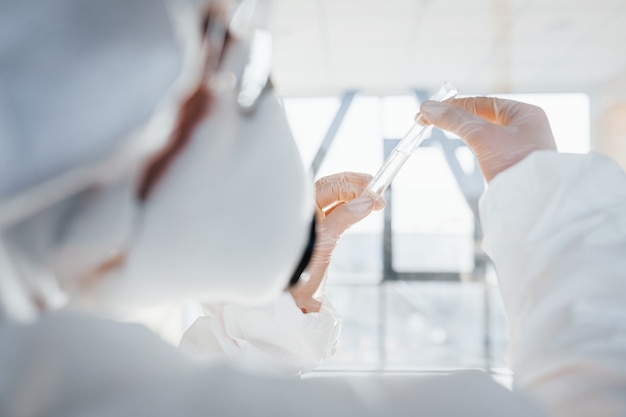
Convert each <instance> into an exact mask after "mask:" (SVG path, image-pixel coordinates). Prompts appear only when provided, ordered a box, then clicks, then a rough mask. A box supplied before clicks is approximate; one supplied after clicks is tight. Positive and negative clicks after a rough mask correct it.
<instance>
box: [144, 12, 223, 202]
mask: <svg viewBox="0 0 626 417" xmlns="http://www.w3.org/2000/svg"><path fill="white" fill-rule="evenodd" d="M220 16H221V11H220V9H218V8H216V7H214V8H212V9H210V10H209V11H208V13H207V15H206V18H205V19H204V21H203V25H202V31H203V41H202V47H201V54H202V59H201V62H202V70H201V71H200V77H199V79H198V82H197V83H196V88H195V89H194V90H193V91H192V92H191V94H189V96H187V98H186V99H185V100H184V101H183V104H182V106H181V108H180V111H179V113H178V115H177V119H176V123H175V125H174V130H173V131H172V135H171V137H170V140H169V141H168V143H167V145H166V146H165V147H164V148H163V149H161V150H160V151H159V152H158V153H156V154H155V155H154V156H153V157H152V158H151V159H150V160H149V162H148V163H147V164H146V166H145V167H144V169H143V172H142V175H141V179H140V181H139V185H138V189H137V198H138V200H139V201H140V202H145V201H146V200H147V199H148V198H149V197H150V194H151V192H152V190H153V189H154V187H155V185H156V184H157V183H158V181H159V180H160V179H161V178H162V177H163V175H164V174H165V172H166V171H167V169H168V167H169V166H170V165H171V163H172V162H173V161H174V159H176V156H178V154H179V153H180V152H181V151H182V150H183V149H184V148H185V146H186V145H187V144H188V143H189V140H190V138H191V137H192V135H193V132H194V131H195V130H196V128H197V126H198V125H199V124H200V122H201V121H202V120H203V119H204V118H205V117H206V116H207V115H208V114H209V111H210V109H211V99H212V96H211V91H210V87H209V81H210V79H211V77H212V76H213V75H214V74H215V73H216V72H217V69H218V68H219V65H220V64H221V62H222V60H223V56H224V52H225V49H226V45H227V44H228V41H229V38H230V37H229V34H228V29H227V27H226V25H225V24H224V23H223V21H222V19H221V18H220Z"/></svg>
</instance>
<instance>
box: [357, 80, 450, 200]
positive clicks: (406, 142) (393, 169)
mask: <svg viewBox="0 0 626 417" xmlns="http://www.w3.org/2000/svg"><path fill="white" fill-rule="evenodd" d="M457 92H458V91H457V89H456V88H454V86H453V85H452V84H450V83H448V82H444V83H443V84H442V85H441V87H439V89H438V90H437V92H436V93H435V94H433V95H432V97H430V99H429V100H432V101H444V100H447V99H449V98H452V97H454V96H456V94H457ZM431 129H432V125H428V126H424V125H423V124H422V116H421V114H419V113H418V116H417V117H416V118H415V121H414V122H413V124H412V125H411V128H410V129H409V131H408V132H406V134H405V135H404V136H403V137H402V139H400V143H398V145H396V147H395V148H393V150H392V151H391V154H389V156H388V157H387V159H386V160H385V162H384V163H383V165H382V166H381V167H380V169H379V170H378V172H377V173H376V175H374V178H373V179H372V181H370V183H369V184H368V185H367V188H366V192H368V193H371V194H374V195H376V196H379V195H381V194H382V193H383V192H385V190H386V189H387V187H389V184H391V181H392V180H393V179H394V177H395V176H396V174H397V173H398V171H400V168H402V165H404V163H405V162H406V161H407V159H409V156H410V155H411V153H413V151H415V149H417V147H418V146H420V144H421V143H422V141H423V140H424V139H425V138H426V136H427V135H428V132H430V130H431Z"/></svg>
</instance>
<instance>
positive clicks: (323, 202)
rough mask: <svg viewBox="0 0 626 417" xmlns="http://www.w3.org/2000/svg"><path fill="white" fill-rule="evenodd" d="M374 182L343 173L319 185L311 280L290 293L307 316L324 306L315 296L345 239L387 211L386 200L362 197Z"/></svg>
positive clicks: (358, 174)
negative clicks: (374, 214) (339, 243)
mask: <svg viewBox="0 0 626 417" xmlns="http://www.w3.org/2000/svg"><path fill="white" fill-rule="evenodd" d="M371 179H372V176H371V175H369V174H360V173H355V172H342V173H340V174H334V175H329V176H327V177H323V178H320V179H319V180H317V181H316V182H315V203H316V216H317V240H316V242H315V247H314V249H313V256H312V258H311V262H310V263H309V266H308V268H307V271H306V272H307V274H308V275H309V278H308V280H307V281H306V282H304V283H303V284H300V285H297V286H296V287H294V288H291V289H290V290H289V291H290V292H291V295H292V296H293V298H294V300H295V301H296V304H297V305H298V307H299V308H300V309H301V310H302V311H303V312H304V313H311V312H317V311H319V310H320V307H321V303H320V301H319V300H317V299H316V298H314V295H315V293H316V292H317V290H318V288H319V287H320V285H321V284H322V281H323V280H324V277H325V276H326V272H327V270H328V265H329V264H330V258H331V255H332V253H333V250H334V249H335V246H336V245H337V241H338V240H339V238H340V237H341V235H342V234H343V233H344V232H345V231H346V230H348V229H349V228H350V226H352V225H353V224H355V223H357V222H359V221H360V220H362V219H364V218H365V217H366V216H367V215H368V214H370V213H371V212H372V210H380V209H382V208H383V207H385V200H384V198H382V197H379V198H378V199H377V200H375V201H374V200H373V198H372V197H370V196H362V195H361V194H363V191H364V190H365V187H367V184H369V182H370V181H371Z"/></svg>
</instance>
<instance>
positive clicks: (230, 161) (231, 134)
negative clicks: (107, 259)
mask: <svg viewBox="0 0 626 417" xmlns="http://www.w3.org/2000/svg"><path fill="white" fill-rule="evenodd" d="M248 47H249V44H248V42H243V41H233V42H232V43H231V44H230V46H229V47H228V50H227V51H226V56H225V60H224V63H223V65H222V67H221V68H222V71H223V72H226V73H228V72H231V71H232V73H233V74H236V75H237V77H238V78H239V79H241V73H242V70H243V68H244V66H245V63H246V59H247V57H248V56H249V51H248ZM238 92H239V90H238V89H236V88H234V89H228V90H226V91H223V92H221V93H217V92H214V94H215V96H214V98H213V101H212V105H211V110H210V113H209V115H208V116H207V117H206V118H205V119H204V120H203V122H202V123H201V125H200V126H199V127H198V128H197V129H196V130H195V131H194V133H193V135H192V138H191V140H190V141H189V143H188V144H187V146H186V147H185V148H184V149H183V151H182V152H181V154H180V155H178V156H177V157H176V159H175V160H174V162H173V163H172V164H171V166H170V167H169V168H168V170H167V171H166V174H165V176H164V177H163V178H162V179H161V180H160V181H159V183H158V185H157V186H156V188H155V189H154V191H153V192H151V194H150V198H149V199H148V200H147V202H146V203H145V205H144V206H143V208H142V209H141V215H140V221H139V225H138V230H137V232H136V236H135V238H134V239H133V240H132V243H131V245H130V249H129V251H128V255H127V258H126V261H125V264H124V266H123V268H122V270H121V272H120V273H119V276H116V277H111V279H108V280H103V281H102V283H101V285H99V286H98V287H97V288H96V289H95V291H94V293H93V294H92V295H95V296H96V298H97V299H98V300H100V301H102V302H103V303H104V304H109V302H108V301H106V300H107V299H108V298H109V297H110V299H111V301H115V302H117V303H129V304H153V303H158V302H165V301H172V300H176V299H179V300H184V299H189V298H194V299H201V300H203V301H206V302H220V303H222V302H235V303H238V304H261V303H265V302H267V301H268V300H271V299H273V298H276V297H277V296H278V295H279V294H280V293H281V292H282V291H284V290H285V288H286V287H287V286H288V283H289V280H290V278H291V277H292V275H293V274H294V272H295V271H296V270H297V269H298V265H299V263H300V261H301V259H302V258H303V254H304V252H305V251H306V249H307V246H308V245H309V244H310V239H311V238H312V234H313V233H314V231H313V230H312V222H313V218H314V210H313V208H314V201H313V189H312V181H311V178H310V177H309V175H308V174H307V173H306V172H305V169H304V167H303V163H302V160H301V157H300V154H299V151H298V149H297V147H296V144H295V142H294V140H293V137H292V134H291V131H290V129H289V126H288V123H287V120H286V116H285V113H284V110H283V108H282V106H281V104H280V103H279V101H278V100H277V99H276V97H274V96H273V94H271V93H269V92H268V93H265V94H264V95H263V96H261V98H260V100H259V102H258V104H257V105H256V109H255V111H254V112H253V113H252V114H248V113H245V114H244V113H242V112H241V111H240V108H239V107H238V104H237V96H238ZM308 249H309V250H311V249H312V248H311V247H309V248H308ZM301 267H302V265H301Z"/></svg>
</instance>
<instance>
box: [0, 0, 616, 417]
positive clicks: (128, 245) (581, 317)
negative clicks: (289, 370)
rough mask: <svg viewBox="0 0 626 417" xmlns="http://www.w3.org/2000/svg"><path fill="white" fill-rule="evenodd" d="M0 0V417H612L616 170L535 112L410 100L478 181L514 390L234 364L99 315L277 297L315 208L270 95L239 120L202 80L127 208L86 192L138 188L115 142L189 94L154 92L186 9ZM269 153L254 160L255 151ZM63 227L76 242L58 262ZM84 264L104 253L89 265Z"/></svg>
mask: <svg viewBox="0 0 626 417" xmlns="http://www.w3.org/2000/svg"><path fill="white" fill-rule="evenodd" d="M177 4H178V5H179V6H180V4H181V3H180V2H177ZM6 6H7V9H6V13H4V12H3V13H0V19H1V23H2V24H0V28H1V29H0V30H2V31H3V32H4V33H3V34H7V33H8V34H10V35H11V36H9V37H7V36H2V39H5V40H7V39H11V42H8V41H6V42H3V43H2V44H0V76H1V77H2V78H1V80H2V89H1V90H0V91H1V95H0V110H1V113H0V116H1V117H0V120H2V124H1V127H2V142H1V143H2V149H3V150H5V151H7V152H3V153H2V156H3V164H0V166H1V167H2V169H3V173H4V174H11V175H3V176H1V178H2V188H0V191H1V192H2V194H0V195H2V200H1V201H2V205H1V206H0V209H1V217H0V218H1V221H2V223H1V224H2V244H3V246H2V252H0V255H1V256H2V258H1V262H0V265H1V266H2V268H3V270H2V274H1V275H2V277H1V281H0V285H1V286H2V287H1V290H2V292H1V296H2V298H1V300H2V308H3V310H2V313H3V315H2V320H1V322H0V415H3V416H5V415H6V416H72V415H76V416H78V415H97V416H114V415H115V416H117V415H154V416H161V415H163V416H165V415H183V416H199V415H206V414H210V415H226V416H228V415H232V416H239V415H245V414H253V413H254V414H255V415H259V416H276V415H329V416H340V415H341V416H350V415H355V416H356V415H359V416H370V415H371V416H374V415H381V414H392V415H399V416H405V415H406V416H409V415H411V416H413V415H431V416H458V415H463V416H468V415H469V416H501V415H508V416H541V415H554V416H583V415H584V416H589V415H593V416H619V415H624V413H625V410H626V408H625V404H626V395H625V381H626V355H624V354H623V353H624V340H626V337H624V329H623V326H622V323H621V322H622V321H623V320H621V319H622V318H623V316H624V310H623V309H622V307H621V306H622V304H623V303H622V300H623V298H624V285H625V284H624V280H623V277H624V275H623V274H624V272H623V271H624V266H626V265H625V264H624V262H626V261H625V258H624V256H623V253H625V251H624V249H625V237H624V236H625V233H624V225H625V223H626V221H625V216H626V210H625V205H626V195H625V193H626V191H625V190H626V187H625V185H626V178H625V176H624V173H623V172H622V171H621V170H620V169H619V168H618V167H617V165H616V164H614V163H613V162H612V161H611V160H610V159H608V158H606V157H601V156H599V155H582V156H578V155H562V154H559V153H557V152H556V150H555V147H554V141H553V139H552V133H551V131H550V127H549V125H548V122H547V120H546V118H545V115H544V114H543V113H542V112H541V111H540V110H539V109H537V108H536V107H533V106H528V105H525V104H521V103H515V102H509V101H501V100H498V99H484V98H472V99H460V100H452V101H450V102H448V103H443V104H437V103H430V102H427V103H425V104H424V105H423V106H422V108H421V111H422V113H423V115H424V117H425V119H426V120H427V121H429V122H430V123H433V124H435V125H437V126H439V127H441V128H444V129H448V130H450V131H453V132H455V133H457V134H458V135H459V136H461V137H462V138H463V139H464V140H466V141H467V143H468V144H469V146H470V147H471V148H472V149H473V150H474V152H475V153H476V155H477V157H478V160H479V162H480V164H481V168H482V170H483V173H484V174H485V177H486V178H487V180H488V181H489V189H488V191H487V193H486V195H485V196H484V198H483V200H482V205H481V210H482V215H483V219H482V220H483V226H484V229H485V230H484V232H485V244H486V250H487V251H488V253H489V254H490V256H492V258H493V259H494V262H495V264H496V267H497V270H498V274H499V279H500V282H501V288H502V291H503V297H504V302H505V306H506V309H507V314H508V316H509V321H510V328H511V336H512V352H511V357H512V361H513V362H512V367H513V370H514V371H515V374H516V383H515V386H516V389H514V390H513V391H512V392H511V391H509V390H507V389H505V388H503V387H501V386H500V385H498V384H497V383H495V382H494V381H493V380H492V379H491V378H490V377H489V376H488V375H486V374H485V373H482V372H478V371H467V372H458V373H451V374H449V375H445V376H437V377H412V376H406V377H357V378H335V379H321V378H320V379H304V380H300V379H293V378H286V377H283V376H270V375H267V374H264V373H253V372H251V371H250V370H249V369H243V368H241V367H240V365H239V364H238V362H237V361H212V362H208V363H207V362H205V361H198V360H197V359H196V358H194V357H191V356H189V355H187V354H186V353H184V352H181V351H180V350H178V349H176V348H175V347H173V346H171V345H170V344H168V343H167V342H165V341H164V340H163V339H161V338H160V337H159V336H157V335H155V334H154V333H152V332H150V331H148V330H147V329H146V328H145V327H144V326H141V325H138V324H133V323H122V322H119V321H117V320H114V319H111V318H110V317H107V316H105V315H104V314H103V313H100V312H101V311H103V309H104V308H105V307H108V308H110V307H116V308H118V309H122V310H123V309H125V308H130V307H132V306H134V305H137V304H150V303H155V302H159V301H161V300H165V299H168V300H172V299H173V300H184V299H187V298H194V297H195V298H198V299H204V300H207V302H210V303H212V304H214V305H215V304H219V303H222V304H224V305H225V304H240V305H243V304H246V305H248V306H251V307H253V306H263V305H265V306H267V305H268V303H270V302H272V301H274V302H275V300H277V299H279V298H280V297H281V295H283V294H284V290H285V288H286V287H288V283H289V282H290V277H293V275H294V273H293V272H294V270H295V271H299V270H300V269H301V268H300V267H301V266H302V264H306V261H304V262H303V261H302V259H304V258H306V256H303V254H304V253H306V247H307V246H308V244H309V243H310V236H311V223H312V222H311V221H312V218H313V212H314V206H315V205H314V203H313V192H312V190H311V187H310V184H309V182H308V178H307V175H306V172H305V170H304V169H303V167H302V166H301V162H300V161H299V158H297V157H294V156H296V155H297V149H296V148H295V145H294V144H293V141H292V140H291V139H290V136H289V133H288V129H287V127H286V123H285V120H284V115H283V114H282V112H281V111H280V106H279V105H278V102H277V101H275V100H274V99H272V97H271V95H268V96H266V97H264V98H263V99H262V101H261V102H260V103H258V104H259V106H258V108H257V109H256V112H254V113H253V117H252V118H249V115H245V116H244V115H241V114H240V113H238V112H237V111H235V110H234V109H236V96H235V93H234V91H235V90H232V89H228V88H225V89H223V90H220V89H219V88H217V87H216V91H221V94H222V95H219V96H218V97H219V99H214V100H213V101H212V106H213V107H214V108H213V110H212V113H211V117H209V118H207V119H202V120H201V121H200V122H199V123H198V125H197V127H196V130H195V133H194V138H210V140H209V139H206V140H191V141H190V142H189V143H187V146H186V147H185V152H183V153H181V154H180V155H179V156H178V157H176V158H174V159H173V160H171V162H170V166H169V167H168V168H167V170H165V171H164V174H163V175H162V176H161V177H160V178H158V181H156V185H155V186H154V187H153V189H152V191H150V192H148V193H147V197H146V198H145V199H144V200H142V201H145V202H144V203H142V208H141V213H140V214H137V213H135V214H132V212H133V210H134V209H133V206H132V205H128V206H124V207H127V208H124V207H120V206H119V205H117V204H113V205H112V206H107V204H106V202H107V201H117V202H120V201H126V200H124V198H122V199H120V197H118V198H113V197H112V196H113V194H115V193H116V192H119V193H120V194H121V195H123V196H127V195H128V189H129V188H130V189H132V190H136V184H137V183H138V182H137V181H139V183H140V184H143V181H142V178H144V177H143V176H142V173H143V171H142V172H139V173H137V172H136V167H138V166H141V167H144V166H145V165H144V163H143V162H145V161H146V157H147V155H154V154H153V153H147V152H145V151H142V150H143V149H144V148H142V147H141V146H138V145H136V146H128V144H130V143H132V144H136V142H139V143H144V142H143V140H145V138H146V137H148V138H150V137H151V135H150V134H146V132H148V133H151V134H152V132H154V130H150V129H141V127H142V126H144V125H145V124H146V121H148V120H153V118H154V115H155V114H156V115H162V114H171V109H172V108H177V106H176V105H172V104H171V103H180V102H182V101H183V98H182V97H184V93H181V91H183V92H185V91H186V92H188V91H190V90H193V89H192V88H189V86H190V85H191V86H193V85H195V84H194V83H184V82H181V84H182V85H183V86H186V87H187V88H181V89H176V88H172V85H174V83H175V80H180V79H184V77H179V75H180V74H184V73H185V71H181V69H184V68H185V66H184V65H182V64H180V63H182V62H186V61H185V59H183V57H184V56H186V55H185V53H184V49H179V48H178V46H177V45H178V43H177V40H178V39H179V38H178V37H177V36H175V35H174V33H177V32H176V31H174V30H173V28H175V27H177V24H176V22H178V20H177V19H181V20H182V21H184V18H185V17H187V18H189V16H196V19H195V21H196V23H198V20H199V19H198V18H197V16H198V15H199V14H198V13H194V9H193V8H191V9H190V10H189V13H188V14H184V13H180V14H177V15H176V19H173V18H172V16H173V15H172V14H171V13H172V10H173V9H172V8H170V7H169V5H168V4H165V3H160V2H156V1H153V0H151V1H146V2H134V3H133V4H132V8H129V7H131V6H129V5H127V4H126V2H121V3H112V2H108V3H106V4H100V3H98V4H96V3H95V2H85V1H84V0H83V1H81V2H72V1H69V0H68V1H65V2H59V3H54V4H53V2H41V4H38V6H39V7H30V6H31V5H30V4H29V3H26V2H19V3H11V4H8V5H6ZM179 10H181V9H179ZM133 11H134V13H133ZM193 21H194V19H193V18H191V20H188V21H187V25H183V27H197V26H194V25H191V24H189V22H193ZM76 31H81V32H79V33H81V36H76ZM58 35H61V37H60V40H59V38H58V37H55V36H58ZM191 39H193V37H191ZM192 43H193V42H192ZM235 45H236V44H235ZM166 46H167V47H166ZM190 49H192V50H193V48H190ZM233 50H236V49H233ZM193 56H195V55H194V54H191V57H193ZM231 56H233V57H234V56H235V55H231ZM163 58H165V59H163ZM228 59H229V58H227V57H225V61H224V68H230V67H229V66H228V65H229V64H227V63H228ZM191 61H193V59H191ZM235 61H236V60H235V59H234V58H233V61H231V62H233V65H234V62H235ZM156 63H162V64H163V65H156ZM165 63H169V64H172V65H171V66H168V65H164V64H165ZM35 64H37V65H35ZM179 64H180V65H179ZM118 66H119V67H118ZM118 68H119V69H120V70H118ZM191 73H192V74H193V71H191ZM191 78H192V79H193V78H194V77H191ZM226 78H228V77H226ZM222 81H223V80H222ZM87 87H91V88H87ZM148 93H150V94H148ZM164 98H166V99H164ZM168 100H169V103H170V104H169V105H168V104H167V103H166V102H167V101H168ZM157 103H160V104H158V105H157ZM164 103H165V104H164ZM77 116H79V117H77ZM171 119H173V118H171V117H170V118H169V119H168V118H167V117H165V118H162V119H161V120H160V122H161V123H163V124H161V125H159V126H167V123H165V122H167V121H168V120H170V125H172V124H173V121H172V120H171ZM148 126H151V125H150V124H148ZM160 130H161V129H157V131H160ZM261 132H264V133H265V134H260V133H261ZM120 138H122V139H120ZM124 138H133V139H136V138H139V139H141V140H139V139H137V140H134V141H133V140H130V139H127V140H123V139H124ZM129 140H130V141H129ZM117 141H120V142H117ZM43 143H46V144H47V143H52V145H51V147H50V148H49V149H48V151H46V152H33V150H37V149H38V146H36V145H41V144H43ZM120 143H123V145H124V146H122V147H120V146H121V145H120ZM120 149H122V150H123V151H124V152H120V153H121V154H123V155H124V157H123V158H122V157H120V156H119V154H120V153H118V152H114V151H118V150H120ZM129 149H130V150H129ZM138 149H139V150H138ZM268 149H271V160H270V161H271V163H266V164H262V165H261V166H259V163H258V159H259V158H258V156H259V155H266V152H267V150H268ZM7 155H10V157H7ZM198 155H199V156H198ZM109 157H110V158H109ZM139 162H142V163H141V164H140V163H139ZM149 165H150V163H149ZM198 166H201V167H203V169H201V170H200V172H202V173H203V175H202V176H199V175H197V174H198V172H199V171H198ZM103 167H104V168H103ZM113 173H114V174H115V175H111V174H113ZM138 178H139V180H138ZM307 184H309V185H308V186H307ZM182 185H184V187H183V186H182ZM94 187H96V188H98V187H100V188H99V189H100V190H103V189H104V190H107V192H106V193H104V194H102V193H99V192H98V193H94V192H93V189H94ZM140 189H142V188H141V187H140ZM141 195H144V194H143V193H142V194H141ZM190 196H191V197H197V198H195V199H192V200H191V201H190V203H189V204H185V199H184V198H183V197H190ZM200 197H207V198H206V199H205V198H200ZM208 197H211V198H210V199H209V198H208ZM109 198H111V200H109ZM333 198H334V197H333ZM95 200H100V203H99V204H96V203H95ZM339 200H342V199H339ZM345 200H350V202H348V203H345V204H343V205H342V206H340V207H337V208H336V209H334V210H331V209H328V210H326V213H325V214H328V217H326V218H325V220H327V221H328V222H330V220H331V219H332V217H333V214H335V213H341V211H339V210H340V209H342V210H345V211H352V212H353V213H358V216H362V215H364V214H366V213H368V212H369V210H371V209H372V208H373V207H374V205H375V203H376V202H374V201H371V200H369V201H368V199H367V198H354V197H350V198H346V199H345ZM26 203H28V204H26ZM355 206H362V207H360V208H359V207H355ZM103 207H115V209H116V210H121V212H122V213H128V212H131V214H129V215H128V217H126V218H127V219H128V223H124V222H122V223H123V224H121V223H120V222H119V220H118V219H119V217H118V216H116V217H115V222H113V223H112V226H111V227H109V228H104V229H105V230H106V231H108V232H109V233H105V234H102V235H101V236H102V239H95V240H94V239H93V236H94V234H93V233H92V232H91V231H90V229H89V227H90V226H98V229H100V230H102V229H103V228H102V223H101V222H100V221H97V222H94V221H89V219H102V218H106V217H107V216H104V217H102V216H101V215H99V213H100V212H99V210H100V209H102V208H103ZM128 207H130V208H128ZM350 208H352V210H351V209H350ZM75 213H81V216H80V217H78V218H77V217H75V216H74V215H73V214H75ZM347 215H348V213H346V216H347ZM90 216H94V217H90ZM358 216H357V217H356V218H358ZM335 217H336V216H335ZM353 218H355V217H353ZM198 219H203V220H205V221H206V223H203V222H199V221H198ZM321 220H322V221H320V224H323V220H324V218H322V219H321ZM340 223H341V224H344V223H343V222H340ZM120 224H121V225H120ZM128 224H132V227H127V225H128ZM326 224H329V223H326ZM321 234H322V233H320V235H321ZM330 236H331V237H332V236H333V235H332V234H331V235H330ZM81 239H82V240H81ZM72 242H74V244H75V245H76V246H81V245H82V246H83V247H84V248H87V249H88V251H85V252H84V253H83V256H81V257H80V258H74V261H75V262H68V256H66V255H67V254H68V253H71V251H70V250H69V249H71V245H70V243H72ZM84 242H86V243H87V244H86V245H83V243H84ZM98 245H100V246H99V247H98ZM58 248H61V250H58ZM103 251H104V253H108V254H109V255H111V258H109V257H105V258H100V254H102V253H103ZM117 254H123V255H122V256H120V257H116V256H114V255H117ZM70 258H71V257H70ZM102 259H104V260H110V259H114V260H115V261H112V262H111V263H107V262H105V265H104V266H103V268H97V269H96V270H95V271H94V270H93V269H92V267H93V265H94V264H96V265H98V264H99V262H98V261H99V260H102ZM322 259H325V258H322ZM94 261H96V262H94ZM111 265H113V266H111ZM320 265H321V268H322V269H323V265H324V264H323V263H321V264H320ZM101 266H102V265H101ZM310 271H311V268H310V269H309V273H311V272H310ZM85 272H89V273H88V274H85ZM92 272H95V274H92ZM296 275H297V274H296ZM81 278H82V279H81ZM293 281H294V280H293V279H292V280H291V282H293ZM294 288H300V287H294ZM300 297H302V299H300V300H299V298H300ZM292 298H293V299H294V304H293V306H294V308H292V311H293V310H296V311H297V312H302V311H301V310H300V308H298V305H301V306H302V307H301V308H304V309H305V310H307V309H308V308H310V307H309V306H310V305H313V306H316V305H317V306H318V307H319V304H318V303H317V302H315V300H312V299H311V297H310V293H309V291H303V292H302V293H300V292H299V291H294V294H293V296H292ZM298 303H299V304H298ZM322 306H323V303H322ZM95 311H98V313H94V312H95ZM307 311H308V310H307Z"/></svg>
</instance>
